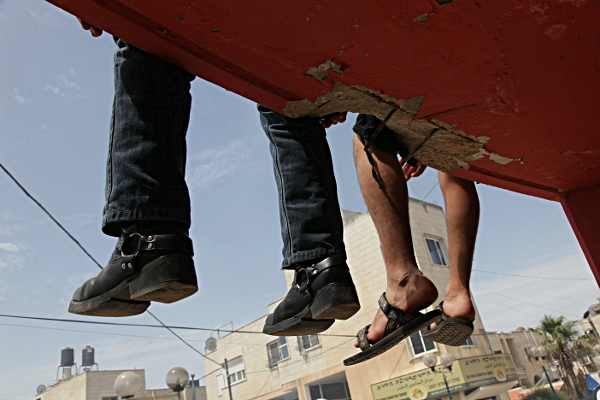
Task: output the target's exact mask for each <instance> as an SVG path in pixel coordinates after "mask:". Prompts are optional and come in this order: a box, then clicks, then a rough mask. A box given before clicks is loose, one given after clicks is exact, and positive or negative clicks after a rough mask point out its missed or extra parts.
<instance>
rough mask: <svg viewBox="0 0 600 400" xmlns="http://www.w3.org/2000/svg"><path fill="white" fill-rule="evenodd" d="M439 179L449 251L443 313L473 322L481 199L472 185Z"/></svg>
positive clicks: (452, 178)
mask: <svg viewBox="0 0 600 400" xmlns="http://www.w3.org/2000/svg"><path fill="white" fill-rule="evenodd" d="M438 176H439V180H440V187H441V188H442V192H443V193H444V202H445V203H446V221H447V225H448V240H449V246H448V247H449V249H450V280H449V281H448V285H447V286H446V292H445V300H444V313H446V315H447V316H449V317H453V318H465V319H468V320H471V319H473V318H474V317H475V309H474V308H473V303H472V302H471V296H470V292H469V280H470V278H471V265H472V263H473V252H474V250H475V239H476V237H477V228H478V226H479V197H478V196H477V190H476V189H475V184H474V183H473V182H471V181H467V180H464V179H461V178H457V177H455V176H452V175H449V174H446V173H443V172H438Z"/></svg>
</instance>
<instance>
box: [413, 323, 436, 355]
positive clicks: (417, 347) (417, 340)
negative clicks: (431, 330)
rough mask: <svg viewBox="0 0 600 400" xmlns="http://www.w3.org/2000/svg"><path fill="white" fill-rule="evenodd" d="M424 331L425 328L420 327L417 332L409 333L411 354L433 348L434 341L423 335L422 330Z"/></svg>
mask: <svg viewBox="0 0 600 400" xmlns="http://www.w3.org/2000/svg"><path fill="white" fill-rule="evenodd" d="M426 331H427V328H425V329H421V330H420V331H419V332H417V333H413V334H412V335H410V345H411V346H412V351H413V355H415V356H418V355H421V354H425V353H427V352H430V351H432V350H435V343H433V342H432V341H431V340H429V339H426V338H424V337H423V332H426Z"/></svg>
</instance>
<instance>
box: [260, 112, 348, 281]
mask: <svg viewBox="0 0 600 400" xmlns="http://www.w3.org/2000/svg"><path fill="white" fill-rule="evenodd" d="M258 111H259V112H260V120H261V123H262V126H263V129H264V131H265V133H266V134H267V136H268V137H269V140H270V141H271V155H272V157H273V169H274V171H275V180H276V182H277V189H278V191H279V217H280V222H281V236H282V239H283V265H282V266H283V268H284V269H285V268H293V264H295V263H298V262H302V261H307V260H312V259H315V258H322V257H327V256H330V255H334V254H340V255H343V256H345V255H346V252H345V247H344V241H343V224H342V217H341V213H340V205H339V203H338V197H337V185H336V182H335V176H334V174H333V163H332V161H331V153H330V151H329V145H328V144H327V138H326V135H325V128H323V126H322V125H321V123H320V121H319V119H318V118H297V119H293V118H288V117H286V116H284V115H282V114H279V113H277V112H275V111H272V110H269V109H268V108H266V107H264V106H260V105H259V106H258Z"/></svg>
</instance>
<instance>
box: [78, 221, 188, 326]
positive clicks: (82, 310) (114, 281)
mask: <svg viewBox="0 0 600 400" xmlns="http://www.w3.org/2000/svg"><path fill="white" fill-rule="evenodd" d="M192 256H193V248H192V240H191V239H190V238H189V237H188V236H187V235H186V234H181V233H179V234H161V235H141V234H139V233H131V234H125V233H124V234H123V235H121V237H120V238H119V241H118V242H117V246H116V248H115V251H114V252H113V254H112V256H111V258H110V261H109V262H108V264H107V265H106V267H104V269H103V270H102V271H101V272H100V273H99V274H98V276H96V277H95V278H92V279H90V280H88V281H86V282H85V283H84V284H83V285H82V286H81V287H80V288H78V289H77V290H76V291H75V293H74V294H73V299H72V300H71V303H70V305H69V312H71V313H73V314H82V315H94V316H105V317H123V316H129V315H137V314H141V313H143V312H144V311H145V310H146V309H147V308H148V306H149V305H150V302H151V301H158V302H162V303H173V302H175V301H179V300H181V299H184V298H186V297H188V296H190V295H192V294H194V293H195V292H197V291H198V283H197V279H196V269H195V268H194V261H193V260H192Z"/></svg>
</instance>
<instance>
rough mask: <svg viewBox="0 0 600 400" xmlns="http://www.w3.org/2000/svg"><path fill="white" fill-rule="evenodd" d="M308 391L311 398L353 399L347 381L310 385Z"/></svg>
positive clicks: (329, 399)
mask: <svg viewBox="0 0 600 400" xmlns="http://www.w3.org/2000/svg"><path fill="white" fill-rule="evenodd" d="M308 391H309V393H310V398H311V399H327V400H351V399H350V391H349V390H348V385H347V384H346V382H336V383H325V384H323V385H310V386H309V387H308Z"/></svg>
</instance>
